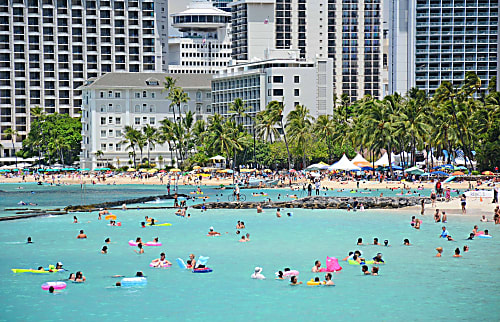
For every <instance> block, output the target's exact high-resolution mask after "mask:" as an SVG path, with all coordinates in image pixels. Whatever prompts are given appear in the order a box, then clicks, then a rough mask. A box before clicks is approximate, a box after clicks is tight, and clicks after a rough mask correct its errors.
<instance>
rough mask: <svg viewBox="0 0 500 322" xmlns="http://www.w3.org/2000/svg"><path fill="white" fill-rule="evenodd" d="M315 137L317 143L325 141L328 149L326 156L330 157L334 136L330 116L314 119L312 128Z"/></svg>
mask: <svg viewBox="0 0 500 322" xmlns="http://www.w3.org/2000/svg"><path fill="white" fill-rule="evenodd" d="M313 130H314V133H315V137H316V138H317V139H318V140H319V141H323V140H324V141H325V143H326V146H327V148H328V155H329V156H331V155H332V154H333V142H332V141H333V140H332V138H333V135H334V134H335V130H336V128H335V124H334V123H333V119H332V117H331V116H330V115H320V116H318V118H317V119H316V123H315V124H314V127H313Z"/></svg>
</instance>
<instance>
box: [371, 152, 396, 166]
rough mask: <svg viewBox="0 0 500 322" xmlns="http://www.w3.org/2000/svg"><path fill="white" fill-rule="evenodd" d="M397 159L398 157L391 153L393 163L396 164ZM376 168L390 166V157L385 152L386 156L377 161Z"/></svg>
mask: <svg viewBox="0 0 500 322" xmlns="http://www.w3.org/2000/svg"><path fill="white" fill-rule="evenodd" d="M395 158H396V156H395V155H394V153H392V152H391V162H394V160H395ZM375 166H380V167H388V166H389V156H388V155H387V152H385V153H384V155H382V156H381V157H380V159H378V160H377V161H375Z"/></svg>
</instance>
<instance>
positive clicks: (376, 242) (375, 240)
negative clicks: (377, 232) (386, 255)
mask: <svg viewBox="0 0 500 322" xmlns="http://www.w3.org/2000/svg"><path fill="white" fill-rule="evenodd" d="M373 245H377V246H380V243H379V242H378V238H373Z"/></svg>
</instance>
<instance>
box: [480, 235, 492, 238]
mask: <svg viewBox="0 0 500 322" xmlns="http://www.w3.org/2000/svg"><path fill="white" fill-rule="evenodd" d="M476 237H477V238H492V237H493V236H491V235H479V236H476Z"/></svg>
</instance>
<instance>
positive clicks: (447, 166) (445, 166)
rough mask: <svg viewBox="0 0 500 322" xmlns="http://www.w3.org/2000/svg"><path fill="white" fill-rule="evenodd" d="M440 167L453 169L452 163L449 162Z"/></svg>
mask: <svg viewBox="0 0 500 322" xmlns="http://www.w3.org/2000/svg"><path fill="white" fill-rule="evenodd" d="M441 168H445V169H450V170H453V165H451V164H445V165H442V166H441Z"/></svg>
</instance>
